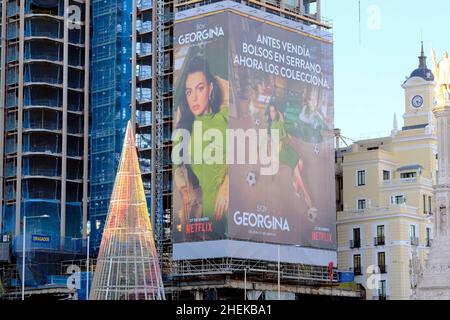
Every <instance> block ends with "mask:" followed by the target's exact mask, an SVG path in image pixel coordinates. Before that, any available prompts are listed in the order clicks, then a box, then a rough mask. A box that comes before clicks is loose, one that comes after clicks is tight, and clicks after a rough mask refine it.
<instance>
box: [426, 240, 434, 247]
mask: <svg viewBox="0 0 450 320" xmlns="http://www.w3.org/2000/svg"><path fill="white" fill-rule="evenodd" d="M432 244H433V239H427V240H426V244H425V245H426V246H427V247H428V248H430V247H431V245H432Z"/></svg>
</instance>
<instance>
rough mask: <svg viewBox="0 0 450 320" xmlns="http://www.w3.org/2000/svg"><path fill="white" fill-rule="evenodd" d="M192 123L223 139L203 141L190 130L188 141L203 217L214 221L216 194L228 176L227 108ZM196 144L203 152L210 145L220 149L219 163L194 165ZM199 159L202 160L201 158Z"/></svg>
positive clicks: (223, 219) (198, 118) (197, 117)
mask: <svg viewBox="0 0 450 320" xmlns="http://www.w3.org/2000/svg"><path fill="white" fill-rule="evenodd" d="M194 121H195V122H197V125H198V123H199V122H200V123H201V124H202V126H203V127H202V128H203V129H202V132H203V133H204V132H205V131H206V130H208V129H216V130H219V131H220V132H221V134H222V137H223V139H222V143H220V141H213V142H211V141H204V140H203V137H202V136H198V133H196V131H195V130H192V133H191V139H190V141H189V150H190V159H191V168H192V171H193V172H194V174H195V175H196V177H197V179H198V181H199V185H200V187H201V189H202V208H203V216H204V217H209V218H210V221H215V217H214V209H215V204H216V197H217V193H218V191H219V188H220V186H221V185H222V182H223V181H224V178H225V177H226V175H227V174H228V166H227V163H226V159H227V152H226V151H227V150H226V143H227V140H226V129H227V128H228V108H227V107H222V109H221V110H220V111H219V112H218V113H216V114H211V113H207V114H204V115H201V116H196V117H195V120H194ZM193 127H194V125H193ZM197 141H198V142H197ZM196 143H202V147H203V148H202V149H203V152H205V148H206V147H207V146H208V145H210V144H213V146H214V148H215V150H218V149H221V153H222V161H221V163H219V164H217V163H213V164H207V163H204V161H202V163H195V161H194V160H195V159H196V152H199V150H198V149H196V148H193V146H194V145H195V144H196ZM196 150H197V151H196ZM198 156H202V155H197V157H198ZM201 158H202V159H203V157H201ZM225 220H226V214H225V215H224V216H223V217H222V222H224V221H225ZM216 229H217V228H216ZM215 231H217V230H215Z"/></svg>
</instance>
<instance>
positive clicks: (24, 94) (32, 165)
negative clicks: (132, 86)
mask: <svg viewBox="0 0 450 320" xmlns="http://www.w3.org/2000/svg"><path fill="white" fill-rule="evenodd" d="M70 4H71V3H70V2H69V1H67V0H66V1H65V0H27V1H20V0H9V1H3V2H2V15H1V28H2V37H1V38H2V40H1V41H2V43H1V47H2V48H1V49H2V50H1V70H2V73H1V86H0V87H1V88H0V90H1V99H0V101H1V102H0V104H1V118H0V122H1V126H0V128H1V129H0V130H1V131H2V133H1V137H0V140H1V145H0V149H1V153H0V158H1V166H0V176H1V177H2V181H1V183H0V185H1V187H0V195H1V200H2V203H1V205H2V214H1V216H0V234H5V235H8V236H9V237H11V239H12V240H13V241H12V246H11V247H12V253H13V255H14V256H15V258H17V259H18V260H21V259H20V256H21V255H22V254H23V253H22V250H21V249H20V246H17V245H16V243H17V241H19V240H20V239H21V238H22V237H24V236H25V237H26V241H27V242H30V241H31V240H30V238H32V235H36V234H40V235H45V236H48V237H49V238H50V239H52V241H50V242H49V243H47V245H46V246H43V247H39V248H37V249H36V250H35V251H34V252H33V254H31V249H32V248H33V247H36V244H35V243H33V242H32V241H31V243H29V244H28V246H27V247H28V248H27V261H26V263H27V268H28V267H30V266H34V265H37V264H38V262H39V263H42V265H43V266H42V267H39V268H35V267H30V268H29V270H27V272H26V274H25V275H20V276H21V277H25V278H26V280H27V283H28V284H30V286H35V285H41V284H43V283H44V282H45V281H46V280H47V278H48V276H49V275H51V274H52V272H53V269H55V266H56V265H58V264H59V261H60V259H63V258H65V257H67V256H71V255H73V251H72V248H71V247H70V244H69V243H70V239H71V238H74V237H75V238H80V237H81V236H82V235H83V233H84V230H85V229H86V225H87V219H86V217H87V208H85V205H86V203H87V197H85V196H84V197H83V193H85V194H87V172H86V171H87V170H84V166H85V165H86V164H87V161H88V159H87V158H88V155H87V149H84V146H87V130H86V128H87V125H88V121H86V120H87V113H88V112H87V111H88V110H87V108H88V104H87V103H86V97H87V94H88V93H87V87H88V85H89V81H88V79H89V77H88V75H87V74H86V72H87V71H86V72H85V66H86V64H87V62H88V61H89V50H85V47H86V46H87V45H88V44H87V43H86V32H85V30H86V29H87V30H89V29H88V27H89V25H88V24H86V23H85V18H86V12H87V13H88V12H89V9H88V8H87V7H89V5H90V4H89V1H86V2H83V3H81V2H80V3H78V6H79V8H80V15H79V17H78V18H79V20H77V21H76V24H77V26H78V27H77V28H74V29H71V28H70V27H69V22H68V23H64V21H65V20H64V17H65V13H66V12H67V9H68V6H69V5H70ZM87 33H88V34H89V32H87ZM86 79H87V80H86ZM3 146H4V147H3ZM43 214H46V215H47V216H48V217H47V218H46V219H33V220H32V221H31V223H30V224H29V226H28V229H27V230H26V234H25V235H23V234H21V231H22V221H23V219H24V216H27V217H33V216H34V217H36V216H40V215H43ZM20 241H21V240H20ZM19 267H20V262H19Z"/></svg>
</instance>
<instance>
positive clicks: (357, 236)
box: [350, 228, 361, 248]
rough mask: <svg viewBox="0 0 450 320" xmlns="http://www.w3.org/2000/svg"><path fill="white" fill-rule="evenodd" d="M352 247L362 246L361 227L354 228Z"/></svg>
mask: <svg viewBox="0 0 450 320" xmlns="http://www.w3.org/2000/svg"><path fill="white" fill-rule="evenodd" d="M350 247H352V248H360V247H361V229H360V228H355V229H353V240H352V243H351V244H350Z"/></svg>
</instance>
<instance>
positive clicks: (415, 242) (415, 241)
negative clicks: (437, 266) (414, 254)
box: [410, 237, 419, 246]
mask: <svg viewBox="0 0 450 320" xmlns="http://www.w3.org/2000/svg"><path fill="white" fill-rule="evenodd" d="M410 241H411V245H412V246H418V245H419V238H418V237H411V239H410Z"/></svg>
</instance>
